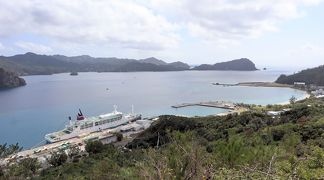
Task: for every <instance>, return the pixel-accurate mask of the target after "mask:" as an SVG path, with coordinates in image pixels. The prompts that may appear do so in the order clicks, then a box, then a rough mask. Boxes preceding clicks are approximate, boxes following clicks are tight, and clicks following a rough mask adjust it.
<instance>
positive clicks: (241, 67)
mask: <svg viewBox="0 0 324 180" xmlns="http://www.w3.org/2000/svg"><path fill="white" fill-rule="evenodd" d="M193 69H194V70H219V71H255V70H258V69H257V68H256V67H255V64H254V63H253V62H252V61H251V60H249V59H246V58H242V59H235V60H232V61H227V62H221V63H216V64H213V65H210V64H202V65H200V66H197V67H195V68H193Z"/></svg>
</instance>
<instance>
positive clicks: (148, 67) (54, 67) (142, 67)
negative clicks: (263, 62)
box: [0, 52, 257, 75]
mask: <svg viewBox="0 0 324 180" xmlns="http://www.w3.org/2000/svg"><path fill="white" fill-rule="evenodd" d="M0 67H4V68H5V69H7V70H10V71H13V72H16V73H17V74H19V75H49V74H56V73H66V72H136V71H187V70H237V71H254V70H257V69H256V67H255V64H254V63H253V62H252V61H251V60H249V59H246V58H241V59H236V60H232V61H227V62H221V63H216V64H214V65H208V64H202V65H199V66H196V67H193V68H191V67H190V66H189V65H188V64H186V63H184V62H181V61H176V62H171V63H167V62H165V61H163V60H160V59H157V58H155V57H149V58H145V59H139V60H137V59H127V58H116V57H92V56H89V55H80V56H64V55H58V54H57V55H40V54H36V53H32V52H28V53H25V54H17V55H14V56H8V57H6V56H0Z"/></svg>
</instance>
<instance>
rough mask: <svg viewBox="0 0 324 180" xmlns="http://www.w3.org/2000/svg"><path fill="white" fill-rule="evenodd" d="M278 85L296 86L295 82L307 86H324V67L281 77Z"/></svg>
mask: <svg viewBox="0 0 324 180" xmlns="http://www.w3.org/2000/svg"><path fill="white" fill-rule="evenodd" d="M276 82H277V83H282V84H294V82H305V83H306V84H307V85H310V84H314V85H318V86H324V66H319V67H316V68H312V69H306V70H303V71H300V72H298V73H295V74H293V75H289V76H287V75H281V76H280V77H279V78H278V79H277V80H276Z"/></svg>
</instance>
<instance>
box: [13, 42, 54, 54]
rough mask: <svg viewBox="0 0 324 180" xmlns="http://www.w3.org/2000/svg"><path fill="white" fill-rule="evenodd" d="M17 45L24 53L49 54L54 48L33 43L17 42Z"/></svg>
mask: <svg viewBox="0 0 324 180" xmlns="http://www.w3.org/2000/svg"><path fill="white" fill-rule="evenodd" d="M15 45H16V46H17V47H19V48H21V49H23V50H24V51H28V52H35V53H49V52H52V48H50V47H48V46H45V45H42V44H36V43H32V42H17V43H15Z"/></svg>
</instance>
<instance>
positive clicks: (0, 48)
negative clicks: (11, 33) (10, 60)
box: [0, 42, 5, 50]
mask: <svg viewBox="0 0 324 180" xmlns="http://www.w3.org/2000/svg"><path fill="white" fill-rule="evenodd" d="M4 49H5V47H4V46H3V44H2V43H1V42H0V50H4Z"/></svg>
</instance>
